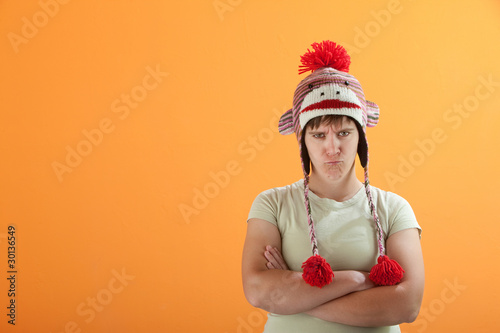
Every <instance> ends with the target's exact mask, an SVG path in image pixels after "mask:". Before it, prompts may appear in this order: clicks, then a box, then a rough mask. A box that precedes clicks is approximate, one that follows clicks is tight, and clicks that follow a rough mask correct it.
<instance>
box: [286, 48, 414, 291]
mask: <svg viewBox="0 0 500 333" xmlns="http://www.w3.org/2000/svg"><path fill="white" fill-rule="evenodd" d="M311 46H312V48H313V50H312V51H311V50H309V49H308V50H307V52H306V53H305V54H304V55H303V56H301V63H302V65H301V66H299V74H302V73H306V72H308V71H312V73H311V74H309V75H308V76H307V77H306V78H304V79H303V80H302V81H301V82H300V83H299V85H298V86H297V89H296V90H295V93H294V96H293V107H292V109H290V110H288V111H287V112H285V113H284V114H283V115H282V116H281V118H280V121H279V131H280V133H281V134H283V135H288V134H292V133H295V135H296V136H297V140H298V142H299V147H300V158H301V163H302V170H303V172H304V203H305V207H306V213H307V222H308V225H309V236H310V238H311V246H312V254H313V255H312V256H311V257H310V258H309V259H307V260H306V261H305V262H304V263H303V264H302V269H303V273H302V277H303V278H304V280H305V281H306V282H307V283H309V284H310V285H312V286H317V287H320V288H322V287H323V286H325V285H327V284H329V283H331V282H332V281H333V277H334V274H333V271H332V268H331V266H330V264H328V263H327V262H326V260H325V259H324V258H322V257H321V256H320V255H319V251H318V243H317V241H316V233H315V230H314V221H313V218H312V213H311V204H310V202H309V172H310V159H309V154H308V152H307V148H306V146H305V143H304V141H303V131H304V130H305V126H306V124H307V122H308V121H309V120H311V119H313V118H315V117H321V116H325V115H342V116H348V117H350V118H352V119H353V120H354V122H355V124H356V126H357V128H358V133H359V143H358V156H359V160H360V162H361V166H362V167H363V168H364V177H365V182H364V185H365V191H366V196H367V198H368V205H369V208H370V212H371V214H372V215H373V220H374V223H375V225H376V229H377V240H378V250H379V256H378V259H377V263H374V264H375V265H374V266H373V267H372V269H371V271H370V275H369V277H370V279H371V280H372V281H373V282H374V283H375V284H377V285H395V284H397V283H398V282H399V281H401V278H402V277H403V273H404V270H403V269H402V268H401V266H400V265H399V264H398V263H397V262H396V261H395V260H392V259H389V258H388V257H387V256H386V255H385V248H384V238H383V237H384V234H383V230H382V227H381V224H380V221H379V218H378V215H377V209H376V207H375V205H374V203H373V198H372V195H371V192H370V185H369V180H368V160H369V159H368V141H367V139H366V127H373V126H375V125H376V124H377V122H378V118H379V108H378V106H377V105H376V104H375V103H373V102H370V101H367V100H366V99H365V96H364V93H363V89H362V88H361V85H360V84H359V82H358V80H356V78H355V77H354V76H352V75H350V74H348V71H349V65H350V63H351V58H350V57H349V55H348V54H347V52H346V50H345V49H344V48H343V47H342V46H340V45H338V44H336V43H334V42H332V41H328V40H327V41H323V42H321V43H313V44H312V45H311Z"/></svg>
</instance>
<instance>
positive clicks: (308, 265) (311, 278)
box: [302, 255, 333, 288]
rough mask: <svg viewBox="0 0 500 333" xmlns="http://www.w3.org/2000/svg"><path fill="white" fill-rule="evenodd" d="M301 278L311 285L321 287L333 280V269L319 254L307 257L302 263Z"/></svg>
mask: <svg viewBox="0 0 500 333" xmlns="http://www.w3.org/2000/svg"><path fill="white" fill-rule="evenodd" d="M302 269H303V270H304V272H303V273H302V278H303V279H304V280H305V281H306V282H307V283H309V284H310V285H311V286H316V287H320V288H322V287H323V286H325V285H327V284H329V283H330V282H332V280H333V271H332V268H331V267H330V264H329V263H327V262H326V260H325V259H323V258H322V257H321V256H320V255H314V256H311V257H309V259H307V260H306V261H305V262H304V263H303V264H302Z"/></svg>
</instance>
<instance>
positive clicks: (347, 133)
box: [339, 131, 350, 136]
mask: <svg viewBox="0 0 500 333" xmlns="http://www.w3.org/2000/svg"><path fill="white" fill-rule="evenodd" d="M349 134H350V133H349V132H348V131H342V132H339V136H348V135H349Z"/></svg>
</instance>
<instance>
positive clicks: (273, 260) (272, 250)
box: [264, 245, 288, 270]
mask: <svg viewBox="0 0 500 333" xmlns="http://www.w3.org/2000/svg"><path fill="white" fill-rule="evenodd" d="M264 257H266V259H267V264H266V266H267V268H268V269H282V270H288V265H287V264H286V262H285V259H283V256H282V255H281V252H280V251H279V250H278V249H277V248H276V247H272V246H270V245H267V246H266V251H264Z"/></svg>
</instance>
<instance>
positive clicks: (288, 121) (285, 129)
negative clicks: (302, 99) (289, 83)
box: [278, 109, 294, 135]
mask: <svg viewBox="0 0 500 333" xmlns="http://www.w3.org/2000/svg"><path fill="white" fill-rule="evenodd" d="M278 129H279V131H280V134H283V135H288V134H292V133H294V130H293V117H292V109H290V110H288V111H287V112H285V113H283V115H281V117H280V121H279V123H278Z"/></svg>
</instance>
